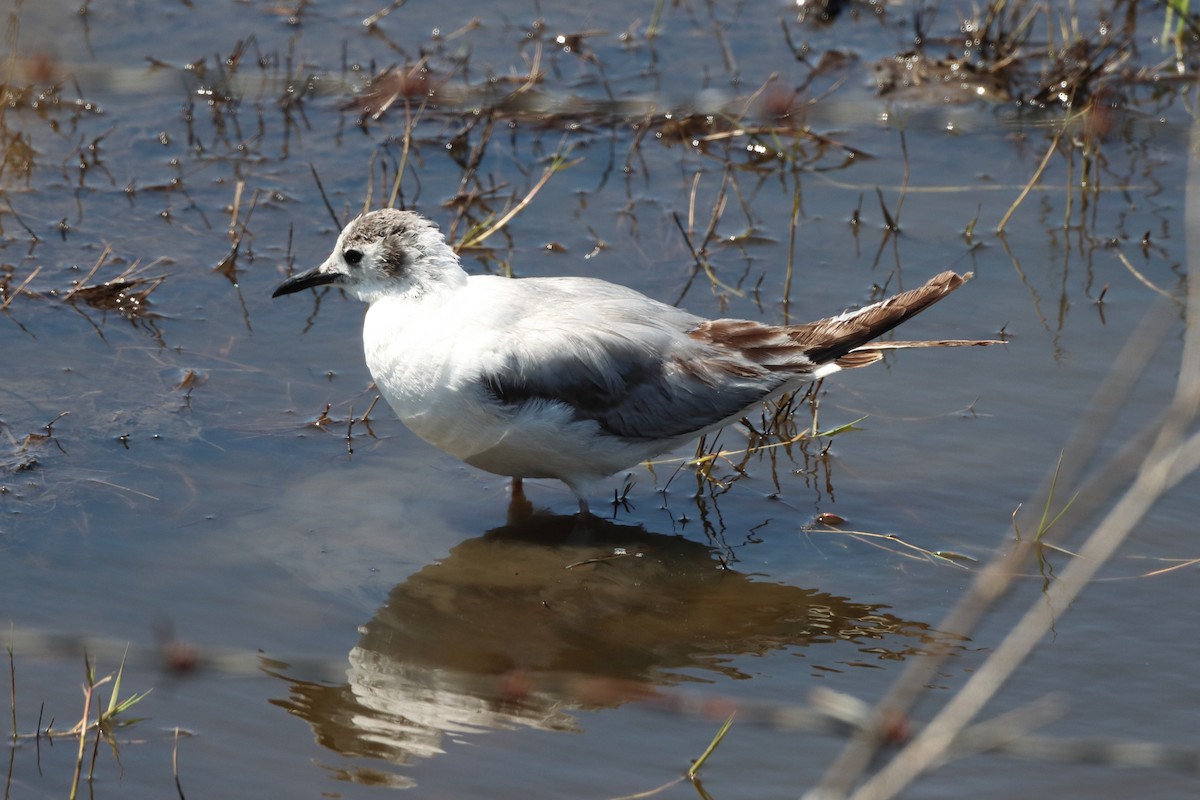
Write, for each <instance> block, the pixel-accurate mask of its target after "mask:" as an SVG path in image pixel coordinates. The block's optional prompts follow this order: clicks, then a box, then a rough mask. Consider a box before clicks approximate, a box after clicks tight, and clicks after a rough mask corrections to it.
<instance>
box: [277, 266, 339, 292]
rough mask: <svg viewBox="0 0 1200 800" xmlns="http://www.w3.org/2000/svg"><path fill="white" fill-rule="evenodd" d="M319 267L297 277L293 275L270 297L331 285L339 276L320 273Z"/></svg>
mask: <svg viewBox="0 0 1200 800" xmlns="http://www.w3.org/2000/svg"><path fill="white" fill-rule="evenodd" d="M320 269H321V268H320V267H316V268H315V269H310V270H309V271H308V272H301V273H300V274H299V275H293V276H292V277H290V278H288V279H287V280H286V281H284V282H283V283H281V284H279V286H278V287H277V288H276V289H275V291H274V292H272V293H271V297H280V296H282V295H285V294H292V293H293V292H301V291H304V290H305V289H312V288H313V287H315V286H324V285H325V284H327V283H333V282H334V281H336V280H337V279H338V278H340V277H341V276H340V275H338V274H337V273H336V272H320Z"/></svg>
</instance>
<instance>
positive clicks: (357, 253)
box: [342, 250, 362, 267]
mask: <svg viewBox="0 0 1200 800" xmlns="http://www.w3.org/2000/svg"><path fill="white" fill-rule="evenodd" d="M342 258H344V259H346V263H347V264H349V265H350V266H352V267H356V266H358V263H359V262H360V261H362V250H347V251H346V252H344V253H342Z"/></svg>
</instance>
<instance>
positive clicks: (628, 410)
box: [273, 208, 991, 514]
mask: <svg viewBox="0 0 1200 800" xmlns="http://www.w3.org/2000/svg"><path fill="white" fill-rule="evenodd" d="M970 277H971V276H970V274H969V273H968V274H966V275H957V274H955V273H954V272H943V273H941V274H940V275H936V276H934V277H933V278H931V279H930V280H929V282H928V283H926V284H925V285H924V286H921V287H920V288H917V289H912V290H910V291H907V292H903V293H901V294H898V295H895V296H894V297H890V298H888V299H886V300H883V301H880V302H878V303H873V304H871V305H868V306H864V307H863V308H860V309H857V310H854V311H847V312H845V313H842V314H839V315H837V316H834V317H829V318H827V319H821V320H817V321H816V322H809V323H805V324H802V325H768V324H765V323H761V322H753V321H749V320H738V319H715V320H710V319H705V318H703V317H698V316H696V315H694V314H689V313H688V312H686V311H683V310H681V309H678V308H675V307H674V306H670V305H666V304H665V303H660V302H658V301H657V300H653V299H651V298H649V297H646V296H645V295H643V294H640V293H638V292H636V291H634V290H632V289H628V288H626V287H624V286H617V285H615V284H612V283H608V282H606V281H602V280H597V279H594V278H571V277H563V278H520V279H515V280H514V279H511V278H502V277H498V276H493V275H468V274H467V273H466V272H465V271H464V270H463V268H462V265H461V264H460V262H459V258H458V255H457V254H456V253H455V252H454V250H453V249H452V248H451V247H450V246H449V245H448V244H447V243H446V241H445V238H444V237H443V236H442V233H441V232H440V231H439V230H438V228H437V226H436V225H435V224H434V223H433V222H431V221H430V220H428V219H426V218H425V217H422V216H421V215H419V214H417V213H415V212H412V211H400V210H397V209H390V208H387V209H382V210H379V211H372V212H370V213H368V214H363V215H362V216H360V217H358V218H357V219H355V220H354V221H353V222H351V223H350V224H349V225H347V226H346V227H345V228H344V229H343V230H342V233H341V235H340V236H339V237H338V240H337V244H336V245H335V246H334V248H333V253H332V254H331V255H330V256H329V258H328V259H326V260H325V263H323V264H321V265H320V266H318V267H316V268H314V269H311V270H309V271H308V272H304V273H301V274H298V275H295V276H293V277H291V278H288V279H287V280H286V281H284V282H283V283H282V284H280V285H279V287H278V288H277V289H276V290H275V293H274V295H273V296H274V297H279V296H280V295H285V294H291V293H292V292H298V291H301V290H303V289H308V288H312V287H316V286H323V285H333V286H338V287H340V288H342V289H344V290H345V291H346V292H348V293H349V294H351V295H353V296H354V297H357V298H358V299H359V300H362V301H364V302H365V303H367V304H368V305H369V308H368V310H367V315H366V322H365V323H364V326H363V344H364V348H365V351H366V359H367V367H368V368H369V369H370V371H371V375H372V376H373V377H374V379H375V383H376V385H377V387H378V388H379V391H380V392H381V393H382V394H383V396H384V397H385V398H386V399H387V401H388V403H389V404H391V406H392V408H393V409H394V410H395V412H396V414H397V415H399V417H400V419H401V420H402V421H403V422H404V424H405V425H407V426H408V427H409V428H410V429H411V430H412V431H413V432H414V433H416V434H417V435H418V436H420V437H421V438H422V439H424V440H425V441H427V442H429V443H430V444H432V445H434V446H435V447H438V448H441V449H442V450H444V451H446V452H447V453H449V454H451V455H453V456H455V457H457V458H459V459H461V460H463V461H465V462H466V463H468V464H470V465H472V466H475V467H478V468H480V469H484V470H487V471H489V472H494V473H497V474H500V475H509V476H512V477H513V479H514V480H513V488H514V494H516V493H517V492H519V491H520V486H521V484H520V481H521V478H557V479H558V480H561V481H562V482H563V483H565V484H567V486H569V487H570V488H571V490H572V491H573V492H574V493H575V495H576V496H577V497H578V498H579V509H580V512H581V513H583V514H586V513H587V510H588V506H587V497H588V491H589V488H590V487H591V486H592V485H593V484H594V483H595V482H596V481H598V480H600V479H602V478H605V477H607V476H609V475H612V474H613V473H615V472H618V471H620V470H623V469H626V468H628V467H630V466H633V465H635V464H638V463H640V462H642V461H646V460H648V459H652V458H654V457H656V456H658V455H661V454H662V453H664V452H666V451H668V450H671V449H673V448H675V447H676V446H678V445H681V444H683V443H684V442H687V441H688V440H690V439H693V438H695V437H697V436H699V435H700V434H703V433H705V432H707V431H712V430H715V429H717V428H720V427H722V426H724V425H727V424H729V423H731V422H734V421H737V420H739V419H741V418H742V417H744V416H745V415H746V414H747V412H748V411H749V410H750V409H753V408H754V407H755V406H757V405H758V404H760V403H762V402H763V401H764V400H768V399H771V398H773V397H776V396H778V395H780V394H783V393H784V392H787V391H790V390H792V389H795V388H796V387H798V386H799V385H802V384H803V383H805V382H807V381H812V380H815V379H818V378H822V377H825V376H826V375H829V374H831V373H833V372H837V371H838V370H840V369H846V368H851V367H862V366H866V365H867V364H871V363H874V362H875V361H878V360H879V359H881V358H882V357H883V352H884V351H885V350H888V349H899V348H908V347H940V346H955V345H972V344H990V343H991V342H987V341H975V340H967V341H964V340H941V341H928V342H894V341H893V342H872V340H873V339H875V338H876V337H878V336H880V335H882V334H884V333H886V332H887V331H889V330H891V329H892V328H894V327H896V326H897V325H899V324H900V323H902V322H904V321H905V320H906V319H908V318H909V317H911V316H913V315H914V314H917V313H919V312H921V311H923V310H924V309H925V308H927V307H928V306H930V305H932V304H933V303H936V302H937V301H938V300H941V299H942V298H943V297H945V296H946V295H947V294H949V293H950V292H952V291H954V290H955V289H957V288H958V287H959V286H961V285H962V284H963V282H964V281H966V280H967V279H968V278H970Z"/></svg>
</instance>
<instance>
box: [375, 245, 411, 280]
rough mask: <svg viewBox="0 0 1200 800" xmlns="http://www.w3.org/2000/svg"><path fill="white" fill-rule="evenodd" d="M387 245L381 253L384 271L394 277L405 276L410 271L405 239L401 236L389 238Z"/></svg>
mask: <svg viewBox="0 0 1200 800" xmlns="http://www.w3.org/2000/svg"><path fill="white" fill-rule="evenodd" d="M385 244H386V246H385V247H383V248H382V251H381V252H382V253H383V269H384V271H385V272H387V274H389V275H392V276H400V275H403V274H404V272H405V270H407V269H408V261H409V255H408V249H407V248H406V247H405V246H404V244H403V239H401V237H399V236H389V237H388V238H387V239H386V240H385Z"/></svg>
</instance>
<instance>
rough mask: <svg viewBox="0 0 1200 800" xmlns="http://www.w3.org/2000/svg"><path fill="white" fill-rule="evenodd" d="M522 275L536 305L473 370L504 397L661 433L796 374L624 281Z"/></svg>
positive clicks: (717, 417) (629, 429) (738, 408)
mask: <svg viewBox="0 0 1200 800" xmlns="http://www.w3.org/2000/svg"><path fill="white" fill-rule="evenodd" d="M522 282H524V283H527V284H536V287H535V288H537V289H538V290H539V297H540V303H539V309H538V310H537V311H536V312H535V313H530V314H525V315H522V316H520V317H518V318H517V319H514V320H512V321H511V324H510V326H509V328H508V330H507V331H506V335H505V336H504V337H503V338H502V339H501V340H499V341H497V342H496V347H497V350H496V351H495V352H494V353H493V358H492V359H490V361H491V364H490V366H489V368H488V370H487V371H486V372H484V373H482V374H481V375H480V376H479V381H480V382H481V384H482V385H483V387H484V388H485V389H486V390H487V392H488V393H489V394H490V395H491V396H492V397H494V398H495V399H497V400H499V401H500V402H501V403H504V404H505V405H509V406H513V407H521V406H525V405H526V404H530V403H560V404H563V405H566V406H568V407H569V408H570V409H571V410H572V413H573V415H574V416H575V418H576V419H580V420H592V421H594V422H596V423H597V424H599V425H600V427H601V428H603V429H604V430H605V431H607V432H608V433H611V434H613V435H614V436H620V437H623V438H627V439H661V438H671V437H677V436H687V435H689V434H692V433H696V432H698V431H701V430H704V429H705V428H709V427H711V426H713V425H716V424H718V423H721V422H723V421H726V420H728V419H729V418H731V417H734V416H735V415H737V414H739V413H740V412H742V411H744V410H745V409H747V408H749V407H751V406H753V405H754V404H755V403H757V402H759V401H761V400H762V399H764V398H765V397H767V396H768V395H770V394H771V393H772V392H774V391H775V390H776V389H778V388H779V387H780V386H782V385H784V384H785V383H787V382H789V380H794V379H795V377H796V375H795V374H794V373H792V374H790V375H789V374H784V373H783V372H780V371H777V370H772V369H769V368H766V367H764V366H761V365H758V364H755V363H753V362H752V361H750V360H748V359H746V358H744V357H743V356H742V355H741V354H739V353H737V352H735V351H731V350H729V349H727V348H724V347H720V346H719V345H716V344H714V343H713V342H712V341H711V340H709V339H708V338H707V337H704V336H697V335H696V332H697V331H698V330H699V329H700V327H701V325H702V323H704V322H705V320H704V319H703V318H701V317H696V316H693V315H691V314H688V313H687V312H684V311H681V310H679V309H677V308H674V307H673V306H668V305H665V304H663V303H659V302H657V301H654V300H651V299H650V298H647V297H645V296H644V295H641V294H638V293H636V292H634V291H632V290H629V289H625V288H624V287H620V286H615V285H613V284H609V283H605V282H602V281H590V280H585V279H566V280H562V279H549V278H547V279H530V278H526V279H523V281H522ZM576 290H581V291H576Z"/></svg>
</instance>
